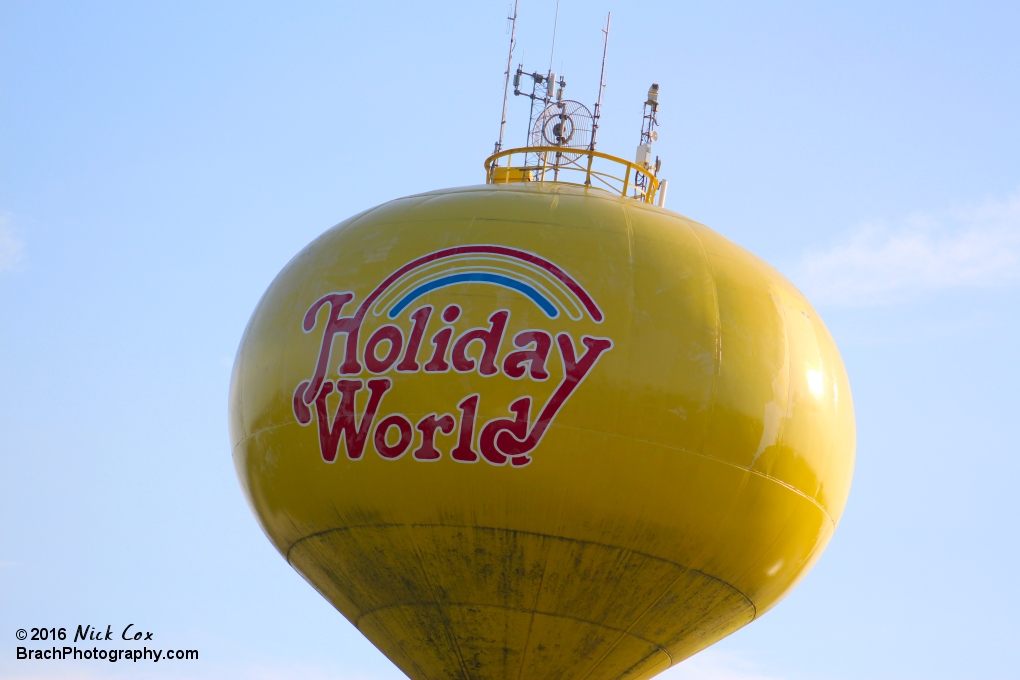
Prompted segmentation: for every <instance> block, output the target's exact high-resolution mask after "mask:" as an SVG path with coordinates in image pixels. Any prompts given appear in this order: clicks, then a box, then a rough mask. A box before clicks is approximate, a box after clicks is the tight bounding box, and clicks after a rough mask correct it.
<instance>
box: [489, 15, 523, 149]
mask: <svg viewBox="0 0 1020 680" xmlns="http://www.w3.org/2000/svg"><path fill="white" fill-rule="evenodd" d="M519 1H520V0H514V8H513V11H512V13H511V14H510V15H509V16H507V18H506V20H507V30H508V31H509V32H510V53H509V54H508V55H506V74H505V75H506V79H505V80H504V81H503V118H502V119H501V120H500V122H499V140H498V141H497V142H496V150H495V151H494V152H493V153H499V151H500V149H502V148H503V131H504V130H505V129H506V100H507V97H508V96H509V94H510V64H511V62H512V61H513V58H514V38H515V37H516V36H517V3H518V2H519Z"/></svg>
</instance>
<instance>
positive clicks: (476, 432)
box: [293, 245, 613, 467]
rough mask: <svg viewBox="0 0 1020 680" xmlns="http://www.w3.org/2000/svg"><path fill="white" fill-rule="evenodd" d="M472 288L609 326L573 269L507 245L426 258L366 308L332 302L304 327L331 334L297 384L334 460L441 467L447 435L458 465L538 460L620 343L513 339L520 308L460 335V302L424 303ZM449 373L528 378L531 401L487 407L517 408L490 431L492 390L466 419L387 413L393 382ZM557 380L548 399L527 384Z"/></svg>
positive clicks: (551, 314) (536, 332)
mask: <svg viewBox="0 0 1020 680" xmlns="http://www.w3.org/2000/svg"><path fill="white" fill-rule="evenodd" d="M463 284H486V285H491V286H497V287H500V288H502V289H505V290H509V291H513V294H516V295H520V296H523V297H524V298H526V299H528V300H529V301H530V303H532V304H534V305H535V306H536V307H537V308H538V309H539V310H541V313H542V314H541V315H529V318H531V319H533V318H541V317H542V316H544V317H546V318H548V319H550V320H558V321H560V322H562V321H564V320H567V319H569V320H570V321H571V322H578V323H579V324H585V322H586V321H587V322H594V323H596V324H599V323H601V322H602V320H603V315H602V311H601V310H600V309H599V307H598V305H596V304H595V301H594V300H593V299H592V297H591V296H590V295H589V294H588V292H587V291H586V290H585V289H584V288H583V287H582V286H581V285H580V284H579V283H578V282H577V281H576V280H575V279H574V278H573V277H571V276H570V275H569V274H567V273H566V272H565V271H564V270H563V269H561V268H560V267H558V266H556V265H555V264H553V263H552V262H550V261H549V260H546V259H544V258H542V257H539V256H538V255H535V254H533V253H529V252H526V251H523V250H518V249H516V248H508V247H505V246H497V245H469V246H458V247H454V248H446V249H444V250H439V251H436V252H432V253H429V254H427V255H424V256H422V257H419V258H417V259H415V260H413V261H411V262H408V263H407V264H405V265H404V266H402V267H400V268H399V269H397V270H396V271H395V272H393V273H392V274H391V275H389V276H388V277H386V279H385V280H384V281H383V282H382V283H380V284H379V285H378V286H377V287H376V288H375V290H373V291H372V292H371V293H370V294H369V295H368V296H367V297H366V298H365V299H364V300H362V301H361V303H360V304H357V306H355V305H356V303H357V301H356V300H355V295H354V293H351V292H335V293H328V294H326V295H323V296H322V297H320V298H319V299H318V300H316V301H315V302H314V303H312V305H311V306H310V307H309V308H308V310H307V311H306V312H305V315H304V319H303V320H302V329H303V330H304V332H305V333H313V332H318V333H319V334H320V335H319V338H320V341H319V351H318V356H317V358H316V362H315V368H314V371H313V372H312V375H311V377H310V378H309V379H307V380H303V381H301V383H300V384H298V386H297V389H295V390H294V398H293V408H294V416H295V417H296V418H297V421H298V422H299V423H300V424H301V425H309V424H311V422H312V420H315V421H316V422H317V425H318V435H319V450H320V452H321V454H322V459H323V461H325V462H327V463H332V462H335V461H336V459H337V456H338V455H339V453H340V450H341V448H343V449H345V451H346V455H347V458H349V459H350V460H359V459H360V458H362V456H363V455H364V453H365V450H366V445H367V444H368V442H369V441H371V443H372V445H373V446H374V448H375V450H376V452H377V453H378V454H379V455H380V456H382V457H383V458H385V459H391V460H395V459H398V458H401V457H403V456H404V455H405V454H406V453H408V451H409V450H411V456H412V457H413V458H414V459H415V460H419V461H436V460H439V459H440V458H442V457H443V455H444V451H442V450H441V448H440V444H439V443H437V435H439V434H442V435H447V437H446V439H450V440H452V442H453V445H452V447H448V448H449V451H448V454H449V456H450V457H451V458H452V459H453V460H455V461H458V462H462V463H475V462H478V461H479V460H485V461H486V462H488V463H490V464H492V465H506V464H507V463H509V464H510V465H512V466H516V467H520V466H524V465H527V464H529V463H530V462H531V460H532V459H531V456H530V454H531V453H532V452H533V451H534V450H535V448H536V447H537V446H538V445H539V443H540V442H541V441H542V437H543V436H544V435H545V433H546V432H547V431H548V429H549V427H550V425H552V423H553V420H554V419H555V418H556V415H557V414H558V413H559V412H560V411H561V409H562V408H563V407H564V405H565V404H566V403H567V401H568V400H569V399H570V397H571V395H572V394H574V392H575V391H576V390H577V389H578V387H579V386H580V385H581V383H582V382H583V381H584V379H585V378H586V377H587V376H588V375H589V374H590V373H591V371H592V369H593V368H594V367H595V365H596V364H597V363H598V361H599V359H600V358H601V357H602V355H603V354H604V353H605V352H607V351H609V350H610V349H611V348H612V347H613V341H612V340H611V339H609V338H603V337H593V336H590V335H583V334H582V335H579V336H578V337H575V334H574V333H571V332H567V331H562V330H561V331H559V332H556V333H553V332H550V331H548V330H546V329H543V328H525V329H522V330H519V331H517V332H509V331H508V328H511V327H513V324H512V319H511V311H510V310H509V309H496V308H494V309H491V311H490V310H486V311H487V312H488V319H487V321H488V323H487V324H486V325H484V326H477V327H460V328H458V324H457V322H458V320H459V319H461V317H462V313H463V311H464V310H463V309H462V308H461V306H460V305H458V304H453V303H451V304H447V305H444V306H441V307H440V306H438V305H433V304H429V303H424V302H423V300H422V298H425V297H426V296H429V294H430V293H434V292H436V291H443V290H444V289H449V288H453V287H456V286H461V285H463ZM479 299H488V298H479ZM345 312H347V313H346V314H345ZM380 324H381V325H380ZM557 325H558V326H563V324H562V323H558V324H557ZM461 326H463V324H461ZM370 329H374V330H370ZM334 345H336V346H337V347H336V349H334ZM450 373H455V374H456V373H460V374H469V373H477V374H479V375H480V376H483V377H486V378H495V377H497V376H499V375H500V374H502V375H503V376H505V377H506V378H510V379H512V380H514V381H520V383H521V386H522V387H523V389H522V390H521V391H524V392H526V393H525V394H523V395H522V396H519V397H516V398H514V399H513V400H512V401H510V403H508V404H505V406H502V405H494V404H488V405H487V408H488V409H490V410H491V409H492V408H494V407H495V408H497V409H499V407H500V406H502V408H505V409H506V410H505V411H503V410H501V409H500V410H499V412H500V413H506V414H508V415H507V417H502V416H501V417H497V418H491V419H489V420H487V421H485V422H478V421H479V419H480V418H479V413H480V409H481V405H482V403H483V400H486V399H494V398H497V397H494V396H492V395H486V393H485V390H484V389H483V390H481V391H478V392H472V393H470V394H463V395H461V397H460V399H459V401H458V402H457V405H456V409H455V411H456V412H452V411H453V410H454V409H450V411H451V412H445V413H444V412H440V411H441V410H442V409H437V407H436V406H435V405H433V404H426V406H425V408H426V409H428V410H433V412H431V413H428V415H425V416H423V417H417V418H411V417H409V416H408V415H406V414H405V413H401V412H387V408H386V402H387V398H388V396H389V395H390V393H391V390H393V388H394V380H393V378H392V377H389V376H395V375H408V376H410V375H414V376H415V380H414V382H415V383H417V382H419V381H421V382H428V381H429V377H430V376H432V378H433V381H434V380H435V379H436V378H438V376H439V375H440V374H450ZM334 375H335V377H334ZM550 381H554V382H553V383H552V384H555V385H556V387H555V388H554V389H553V390H552V392H551V394H549V395H548V396H547V397H546V398H545V399H544V400H540V399H539V398H538V397H536V396H535V394H536V393H538V392H541V391H542V390H536V389H531V388H529V387H528V385H532V386H535V387H537V386H539V385H541V384H549V382H550ZM408 382H409V381H406V380H404V381H401V382H400V384H401V385H402V386H403V385H406V384H408ZM484 384H485V383H483V386H484ZM423 387H424V388H425V389H424V390H423V389H422V388H423ZM415 389H416V390H420V391H421V394H423V395H426V396H424V397H422V398H423V399H426V400H427V399H434V392H433V391H431V390H430V389H428V386H427V385H421V386H415ZM363 390H365V391H367V395H364V394H363V393H362V391H363ZM544 391H545V392H548V390H544ZM529 392H530V393H529ZM359 393H362V394H363V396H362V397H361V401H362V404H363V407H362V408H360V409H359V408H357V406H356V402H357V400H358V399H359ZM331 395H333V396H332V397H331ZM504 399H505V397H504ZM539 401H542V403H538V402H539ZM331 404H332V405H333V406H331ZM416 433H417V434H416ZM450 435H455V436H452V437H451V436H450ZM415 443H417V446H412V445H413V444H415ZM341 444H343V447H341ZM412 449H413V450H412Z"/></svg>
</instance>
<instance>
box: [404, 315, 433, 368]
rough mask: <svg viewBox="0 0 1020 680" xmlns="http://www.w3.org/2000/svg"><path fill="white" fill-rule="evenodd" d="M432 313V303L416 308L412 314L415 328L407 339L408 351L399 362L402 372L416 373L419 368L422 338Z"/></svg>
mask: <svg viewBox="0 0 1020 680" xmlns="http://www.w3.org/2000/svg"><path fill="white" fill-rule="evenodd" d="M431 315H432V306H431V305H427V306H425V307H421V308H419V309H416V310H415V311H414V313H413V314H411V319H412V320H413V321H414V328H412V329H411V337H410V338H409V339H408V340H407V351H406V352H404V358H403V359H401V361H400V363H399V364H397V370H398V371H400V372H402V373H415V372H416V371H417V370H418V349H419V348H420V347H421V340H422V337H424V335H425V327H426V326H427V325H428V323H429V317H430V316H431Z"/></svg>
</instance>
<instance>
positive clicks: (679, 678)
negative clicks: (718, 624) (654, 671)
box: [656, 649, 779, 680]
mask: <svg viewBox="0 0 1020 680" xmlns="http://www.w3.org/2000/svg"><path fill="white" fill-rule="evenodd" d="M656 680H779V678H778V676H774V675H767V674H765V673H762V672H761V671H759V670H758V669H756V668H755V667H754V664H752V663H750V662H749V661H747V660H746V659H745V658H744V657H743V656H742V655H740V654H739V653H736V652H730V651H717V650H714V649H707V650H705V651H703V652H700V653H698V654H695V655H694V656H692V657H691V658H690V659H687V660H686V661H681V662H680V663H679V664H677V665H676V666H673V667H672V668H670V669H669V670H667V671H665V672H663V673H661V674H660V675H657V676H656Z"/></svg>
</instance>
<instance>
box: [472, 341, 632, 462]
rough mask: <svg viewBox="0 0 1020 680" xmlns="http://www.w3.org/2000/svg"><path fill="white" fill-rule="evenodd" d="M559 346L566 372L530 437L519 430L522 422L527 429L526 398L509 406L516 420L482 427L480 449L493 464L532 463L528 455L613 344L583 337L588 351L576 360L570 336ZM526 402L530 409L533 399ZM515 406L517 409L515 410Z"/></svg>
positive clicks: (490, 423) (492, 422)
mask: <svg viewBox="0 0 1020 680" xmlns="http://www.w3.org/2000/svg"><path fill="white" fill-rule="evenodd" d="M556 343H557V345H559V349H560V357H561V358H562V359H563V370H564V373H565V375H564V377H563V382H561V383H560V384H559V385H558V386H557V387H556V391H555V392H553V393H552V396H551V397H549V401H547V402H546V404H545V406H544V407H543V408H542V412H541V413H540V414H539V415H538V418H537V419H536V420H535V422H534V424H533V425H532V426H531V431H530V432H528V433H527V436H524V435H523V434H521V431H520V427H521V424H520V423H521V422H522V421H523V422H524V426H525V427H526V426H527V421H528V413H527V411H524V412H523V414H522V412H521V409H523V408H524V406H523V405H522V404H523V402H524V399H525V398H522V399H518V400H517V401H515V402H514V403H513V404H511V405H510V410H511V411H514V412H515V413H516V414H517V418H516V419H515V420H513V421H509V420H506V419H498V420H492V421H489V422H488V423H486V425H485V427H483V428H482V437H481V438H480V439H479V447H481V448H482V455H483V456H485V459H486V460H488V461H489V462H490V463H493V464H494V465H502V464H504V463H505V462H506V460H507V459H509V460H510V464H511V465H516V466H521V465H527V464H528V463H530V462H531V458H530V457H528V456H527V455H526V454H528V453H530V452H531V451H533V450H534V449H535V447H536V446H538V444H539V442H540V441H542V437H543V436H544V435H545V432H546V430H547V429H549V425H550V424H552V421H553V419H554V418H555V417H556V414H557V413H558V412H559V410H560V408H562V406H563V404H565V403H566V402H567V399H569V398H570V395H571V394H573V392H574V390H575V389H577V386H578V385H580V384H581V382H582V381H584V379H585V377H586V376H587V375H588V373H589V372H590V371H591V369H592V368H593V367H594V366H595V363H596V362H597V361H598V360H599V357H600V356H602V354H603V353H604V352H606V351H607V350H608V349H610V348H611V347H612V346H613V341H612V340H610V339H609V338H592V337H589V336H584V337H582V338H581V343H582V344H583V345H584V346H585V347H586V348H587V349H586V350H585V352H584V354H582V355H581V356H580V357H577V356H576V355H575V354H574V342H573V340H571V339H570V336H569V335H568V334H567V333H560V334H559V335H557V336H556ZM526 399H527V400H528V404H527V406H528V407H529V408H530V405H531V398H530V397H526ZM515 407H516V409H517V410H515ZM490 425H492V426H493V429H492V430H491V431H490V435H489V436H488V437H487V436H486V430H489V426H490ZM486 446H488V447H489V448H488V452H487V451H486V448H485V447H486Z"/></svg>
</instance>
